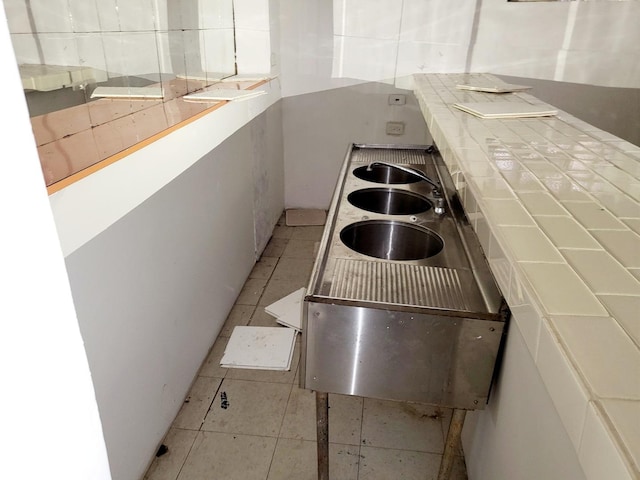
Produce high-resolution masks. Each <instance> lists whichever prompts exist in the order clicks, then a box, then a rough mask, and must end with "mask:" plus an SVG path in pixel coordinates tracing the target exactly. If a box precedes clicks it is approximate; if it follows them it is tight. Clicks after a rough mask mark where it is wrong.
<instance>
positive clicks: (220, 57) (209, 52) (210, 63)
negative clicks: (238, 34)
mask: <svg viewBox="0 0 640 480" xmlns="http://www.w3.org/2000/svg"><path fill="white" fill-rule="evenodd" d="M233 36H234V31H233V29H232V28H227V29H221V28H219V29H214V30H203V31H202V42H203V45H204V49H203V54H204V65H205V71H207V72H220V73H234V72H235V52H234V50H233V48H230V47H232V46H233Z"/></svg>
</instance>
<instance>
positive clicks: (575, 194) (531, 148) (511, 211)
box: [415, 74, 640, 478]
mask: <svg viewBox="0 0 640 480" xmlns="http://www.w3.org/2000/svg"><path fill="white" fill-rule="evenodd" d="M468 82H486V83H489V84H500V83H503V82H502V81H501V80H499V79H497V78H496V77H494V76H491V75H487V74H432V75H429V74H425V75H416V76H415V84H416V87H415V91H416V96H417V97H418V99H419V102H420V105H421V108H422V111H423V114H424V116H425V120H426V122H427V126H428V128H429V130H430V133H431V134H432V135H433V138H434V140H435V143H436V145H437V146H438V148H439V149H440V151H441V153H442V156H443V158H444V160H445V163H446V164H447V166H448V168H449V170H450V171H451V173H452V174H454V175H453V176H454V179H456V181H457V187H458V190H459V192H460V194H461V197H462V199H463V202H464V205H465V210H466V211H467V214H468V215H469V218H470V220H471V221H472V222H473V225H474V227H475V229H476V232H477V234H478V236H479V239H480V241H481V243H482V245H483V248H484V250H485V253H486V254H487V257H488V259H489V262H490V264H491V266H492V270H493V271H494V274H495V276H496V279H497V281H498V283H499V285H500V287H501V289H502V291H503V294H504V295H505V297H506V298H507V301H508V303H509V305H510V306H511V308H512V310H513V313H514V315H513V319H514V321H515V323H516V325H517V327H518V328H519V329H520V331H521V332H522V334H523V337H524V338H525V341H526V342H527V345H528V347H529V349H530V353H531V355H532V357H533V359H534V361H535V362H536V364H537V365H538V368H539V371H540V375H541V376H542V379H543V381H544V382H545V385H546V386H547V389H548V392H549V394H550V396H551V398H552V399H553V402H554V405H555V406H556V408H557V410H558V413H559V415H560V417H561V419H562V421H563V423H564V425H565V428H566V429H567V432H568V434H569V436H570V438H571V439H572V441H573V443H574V446H575V448H576V452H577V453H578V456H579V458H580V460H581V464H582V467H583V469H584V471H585V474H586V475H587V477H588V478H605V477H597V476H596V475H597V472H598V469H599V468H602V466H603V465H606V468H607V469H609V470H608V472H607V475H606V476H607V477H608V478H635V476H636V475H639V472H640V422H638V418H640V322H638V313H639V312H640V147H638V146H635V145H633V144H630V143H628V142H625V141H623V140H621V139H619V138H617V137H615V136H613V135H611V134H609V133H607V132H604V131H601V130H599V129H597V128H595V127H593V126H591V125H588V124H586V123H585V122H583V121H581V120H579V119H577V118H575V117H572V116H571V115H568V114H566V113H565V112H562V111H560V112H559V113H558V115H557V116H555V117H545V118H521V119H490V120H486V119H480V118H477V117H474V116H472V115H469V114H467V113H464V112H462V111H460V110H458V109H456V108H454V107H452V104H453V103H456V102H484V101H508V102H518V103H523V104H526V103H529V104H541V103H543V102H541V101H539V100H538V99H536V98H535V97H534V96H533V95H531V94H529V93H507V94H499V95H497V94H489V93H480V92H468V91H464V90H461V89H457V88H456V85H458V84H463V83H468ZM612 472H618V473H620V475H621V476H615V475H613V476H612Z"/></svg>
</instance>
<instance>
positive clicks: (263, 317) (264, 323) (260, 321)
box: [249, 305, 281, 327]
mask: <svg viewBox="0 0 640 480" xmlns="http://www.w3.org/2000/svg"><path fill="white" fill-rule="evenodd" d="M264 307H265V306H264V305H258V307H257V308H256V311H255V312H253V315H252V316H251V320H249V325H251V326H252V327H280V326H281V325H280V324H279V323H278V322H277V321H276V317H274V316H273V315H270V314H268V313H267V312H266V311H265V310H264Z"/></svg>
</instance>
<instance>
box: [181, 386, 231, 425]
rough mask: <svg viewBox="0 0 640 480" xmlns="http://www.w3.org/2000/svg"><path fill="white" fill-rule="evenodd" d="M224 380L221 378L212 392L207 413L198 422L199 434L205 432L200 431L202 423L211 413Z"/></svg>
mask: <svg viewBox="0 0 640 480" xmlns="http://www.w3.org/2000/svg"><path fill="white" fill-rule="evenodd" d="M209 378H220V377H209ZM224 380H225V379H224V378H222V379H221V380H220V383H219V384H218V387H217V388H216V391H215V392H213V397H211V403H209V408H207V411H206V412H205V414H204V417H202V422H200V428H199V429H198V431H200V432H202V431H205V430H203V429H202V427H203V426H204V423H205V421H206V419H207V416H208V415H209V412H211V408H212V407H213V402H215V401H216V398H217V396H218V392H219V391H220V389H221V388H222V384H223V383H224ZM174 421H175V420H174Z"/></svg>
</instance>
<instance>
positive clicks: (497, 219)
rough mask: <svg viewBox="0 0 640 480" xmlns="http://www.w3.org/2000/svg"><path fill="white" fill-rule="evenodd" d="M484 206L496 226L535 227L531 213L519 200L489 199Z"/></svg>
mask: <svg viewBox="0 0 640 480" xmlns="http://www.w3.org/2000/svg"><path fill="white" fill-rule="evenodd" d="M484 205H485V212H486V213H487V215H488V216H489V218H490V219H491V223H492V224H494V225H512V226H525V225H530V226H533V225H535V223H534V222H533V219H532V218H531V216H530V215H529V213H528V212H527V211H526V210H525V208H524V207H523V206H522V205H521V204H520V202H519V201H518V200H515V199H496V198H488V199H486V200H485V201H484Z"/></svg>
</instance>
